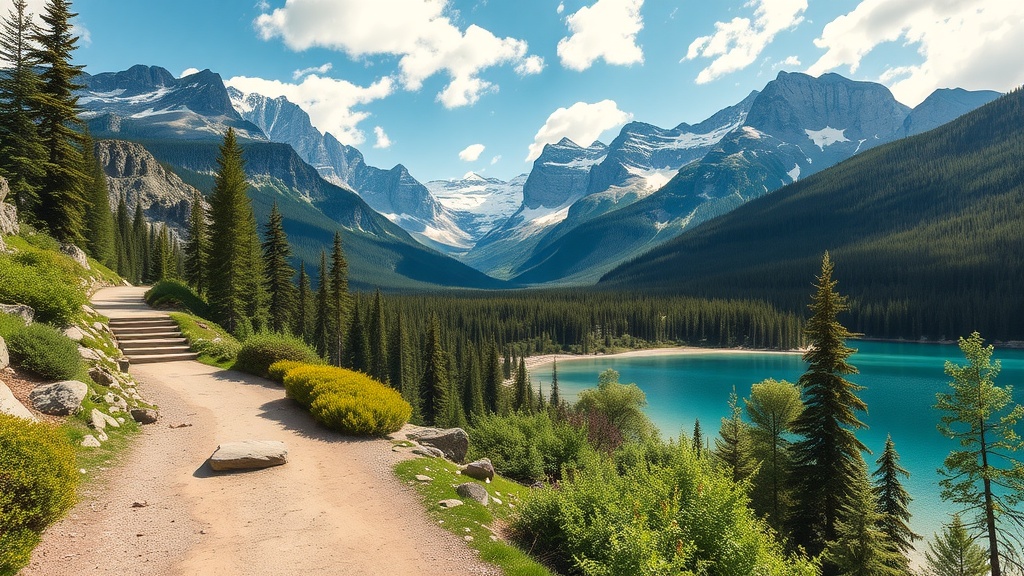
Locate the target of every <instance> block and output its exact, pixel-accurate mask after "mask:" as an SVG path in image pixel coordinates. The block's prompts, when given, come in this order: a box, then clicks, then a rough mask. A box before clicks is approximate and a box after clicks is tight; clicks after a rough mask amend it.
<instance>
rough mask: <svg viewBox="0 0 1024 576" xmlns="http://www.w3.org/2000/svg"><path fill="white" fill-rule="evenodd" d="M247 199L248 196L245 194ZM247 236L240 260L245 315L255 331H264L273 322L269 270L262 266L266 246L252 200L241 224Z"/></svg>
mask: <svg viewBox="0 0 1024 576" xmlns="http://www.w3.org/2000/svg"><path fill="white" fill-rule="evenodd" d="M246 200H247V201H248V196H246ZM241 233H242V236H243V237H244V238H245V241H244V243H243V244H242V248H243V251H242V257H241V259H240V261H239V264H240V274H239V278H240V280H241V286H242V294H244V295H246V297H245V299H244V304H245V307H244V310H245V319H246V320H247V321H248V324H250V325H251V326H252V331H253V332H264V331H266V330H267V327H268V325H269V323H270V315H269V310H268V308H269V305H268V304H269V301H270V295H269V294H268V292H267V283H266V282H267V280H266V273H265V271H264V268H263V247H262V245H261V244H260V235H259V230H258V226H257V224H256V213H255V212H254V211H253V209H252V204H251V202H250V204H249V213H248V215H247V216H246V218H245V222H244V225H243V226H242V228H241Z"/></svg>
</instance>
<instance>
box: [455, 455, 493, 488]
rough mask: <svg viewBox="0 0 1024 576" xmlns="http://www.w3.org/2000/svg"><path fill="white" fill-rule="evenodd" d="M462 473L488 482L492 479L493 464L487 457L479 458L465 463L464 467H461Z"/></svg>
mask: <svg viewBox="0 0 1024 576" xmlns="http://www.w3.org/2000/svg"><path fill="white" fill-rule="evenodd" d="M462 474H463V475H464V476H469V477H470V478H475V479H477V480H484V481H486V482H490V481H491V480H493V479H494V465H493V464H491V460H490V459H489V458H481V459H479V460H476V461H473V462H470V463H469V464H466V467H465V468H463V469H462Z"/></svg>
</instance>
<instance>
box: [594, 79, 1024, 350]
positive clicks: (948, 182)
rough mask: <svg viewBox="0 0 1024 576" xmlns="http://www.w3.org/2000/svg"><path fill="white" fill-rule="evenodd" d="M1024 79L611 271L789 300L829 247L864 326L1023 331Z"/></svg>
mask: <svg viewBox="0 0 1024 576" xmlns="http://www.w3.org/2000/svg"><path fill="white" fill-rule="evenodd" d="M1022 127H1024V92H1022V91H1021V90H1020V89H1018V90H1015V91H1014V92H1012V93H1010V94H1008V95H1006V96H1004V97H1002V98H1000V99H998V100H996V101H994V102H992V103H991V104H988V105H986V106H984V107H982V108H980V109H978V110H976V111H974V112H972V113H970V114H968V115H966V116H964V117H962V118H960V119H958V120H956V121H954V122H951V123H949V124H947V125H945V126H942V127H940V128H938V129H936V130H933V131H930V132H927V133H924V134H921V135H919V136H915V137H913V138H909V139H906V140H902V141H899V142H895V143H892V144H889V145H886V146H882V147H879V148H877V149H874V150H870V151H868V152H865V153H863V154H860V155H858V156H856V157H854V158H852V159H850V160H848V161H846V162H844V163H842V164H839V165H837V166H835V167H833V168H831V169H829V170H826V171H823V172H821V173H818V174H816V175H814V176H812V177H809V178H807V179H806V180H802V181H800V182H797V183H795V184H792V185H790V186H787V187H785V188H782V189H780V190H778V191H777V192H774V193H772V194H769V195H767V196H765V197H763V198H761V199H759V200H756V201H753V202H750V203H749V204H747V205H745V206H742V207H741V208H738V209H737V210H735V211H734V212H731V213H729V214H727V215H725V216H722V217H720V218H717V219H715V220H712V221H710V222H707V223H706V224H704V225H702V226H700V227H698V228H696V229H694V230H693V231H691V232H688V233H686V234H684V235H683V236H680V237H679V238H678V239H676V240H673V241H672V242H670V243H668V244H666V245H664V246H662V247H659V248H657V249H655V250H652V251H651V252H649V253H647V254H646V255H644V256H642V257H641V258H638V259H636V260H635V261H633V262H630V263H628V264H625V265H623V266H621V267H619V268H617V269H616V270H614V271H612V272H610V273H609V274H607V275H606V276H605V277H604V278H603V279H602V283H601V285H603V286H605V287H608V288H624V287H629V288H631V289H647V288H650V289H655V290H659V291H663V292H672V293H682V294H688V295H695V296H714V297H721V298H737V297H739V298H755V299H765V300H767V301H769V302H771V303H774V304H776V305H779V306H781V307H782V308H783V309H789V310H793V311H798V310H801V309H802V307H803V306H804V304H805V301H806V291H807V278H809V277H811V276H812V274H813V271H814V269H815V266H816V264H817V263H818V262H819V261H820V259H821V254H822V253H823V252H824V251H826V250H828V251H830V252H831V253H832V255H833V259H834V261H835V262H836V274H835V276H836V279H837V280H838V281H839V286H840V289H841V290H843V291H844V292H845V293H848V294H849V295H850V296H851V304H852V312H851V314H852V320H851V321H850V323H849V324H850V327H851V328H852V329H854V330H856V331H858V332H862V333H865V334H866V335H868V336H875V337H889V338H913V339H917V338H920V337H924V338H929V339H948V338H954V337H956V336H957V335H961V334H967V333H970V332H971V331H973V330H979V331H981V332H982V333H984V334H986V335H987V336H989V337H991V338H994V339H996V340H1004V341H1005V340H1021V339H1024V324H1022V323H1021V321H1020V320H1021V318H1022V317H1024V298H1021V293H1020V286H1021V281H1022V279H1024V252H1022V251H1021V250H1020V247H1021V246H1022V245H1024V128H1022Z"/></svg>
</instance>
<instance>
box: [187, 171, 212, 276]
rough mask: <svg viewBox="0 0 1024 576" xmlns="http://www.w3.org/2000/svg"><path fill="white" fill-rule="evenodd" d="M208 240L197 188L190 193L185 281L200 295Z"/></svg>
mask: <svg viewBox="0 0 1024 576" xmlns="http://www.w3.org/2000/svg"><path fill="white" fill-rule="evenodd" d="M209 251H210V242H209V237H208V231H207V228H206V210H205V209H204V208H203V196H202V194H200V193H199V191H198V190H196V191H194V192H193V193H192V202H191V205H190V206H189V212H188V240H187V241H186V242H185V250H184V260H185V281H186V282H188V284H189V285H190V286H192V288H193V289H195V291H196V293H197V294H199V295H200V296H202V295H204V294H206V287H207V280H206V279H207V276H206V271H207V270H206V269H207V254H208V253H209Z"/></svg>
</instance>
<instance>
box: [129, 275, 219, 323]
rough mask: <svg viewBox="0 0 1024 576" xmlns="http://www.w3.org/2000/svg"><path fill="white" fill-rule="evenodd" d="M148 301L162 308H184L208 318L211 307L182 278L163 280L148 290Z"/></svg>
mask: <svg viewBox="0 0 1024 576" xmlns="http://www.w3.org/2000/svg"><path fill="white" fill-rule="evenodd" d="M145 298H146V303H147V304H149V305H150V306H152V307H154V308H159V309H161V310H184V311H186V312H190V313H192V314H194V315H196V316H199V317H202V318H206V317H207V315H208V314H209V307H208V305H207V304H206V301H205V300H203V299H202V298H201V297H200V296H199V295H198V294H196V293H195V290H192V288H191V287H190V286H189V285H188V284H185V283H184V282H182V281H180V280H161V281H159V282H157V283H156V284H154V285H153V287H152V288H150V289H149V290H147V291H146V295H145Z"/></svg>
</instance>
